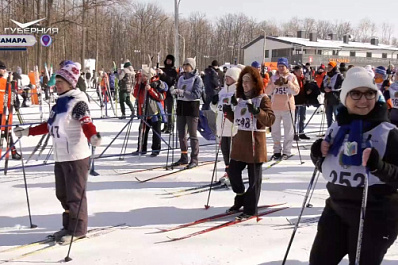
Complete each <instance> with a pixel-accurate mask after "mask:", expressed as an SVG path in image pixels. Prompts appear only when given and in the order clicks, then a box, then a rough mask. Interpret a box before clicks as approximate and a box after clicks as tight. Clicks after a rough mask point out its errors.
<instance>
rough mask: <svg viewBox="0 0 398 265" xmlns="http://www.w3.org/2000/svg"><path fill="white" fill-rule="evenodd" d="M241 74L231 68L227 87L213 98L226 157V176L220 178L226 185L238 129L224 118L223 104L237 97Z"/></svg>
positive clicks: (218, 129)
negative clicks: (232, 142)
mask: <svg viewBox="0 0 398 265" xmlns="http://www.w3.org/2000/svg"><path fill="white" fill-rule="evenodd" d="M240 72H241V70H240V68H237V67H233V68H229V69H228V70H227V72H226V73H225V86H224V87H223V88H222V89H221V90H220V92H219V93H218V94H216V95H215V96H214V97H213V100H212V102H211V103H212V104H211V105H210V107H211V108H212V110H213V111H214V112H216V113H217V137H219V138H220V141H221V152H222V155H223V157H224V164H225V174H224V176H223V177H221V178H220V181H221V182H224V183H226V184H228V183H229V179H228V167H229V160H230V158H229V156H230V153H231V140H232V137H233V136H234V135H235V134H236V127H235V126H234V124H233V123H232V122H230V121H229V120H228V119H226V117H225V116H224V112H223V104H224V103H227V102H230V101H231V97H233V96H234V95H235V91H236V82H237V81H238V79H239V74H240Z"/></svg>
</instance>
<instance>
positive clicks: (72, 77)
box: [55, 63, 80, 88]
mask: <svg viewBox="0 0 398 265" xmlns="http://www.w3.org/2000/svg"><path fill="white" fill-rule="evenodd" d="M55 74H56V76H60V77H62V78H63V79H65V80H66V81H67V82H68V83H69V84H71V85H72V87H73V88H76V84H77V80H78V79H79V76H80V70H79V68H78V66H77V65H76V64H74V63H71V64H67V65H64V66H63V67H62V68H61V69H59V70H58V71H57V72H56V73H55Z"/></svg>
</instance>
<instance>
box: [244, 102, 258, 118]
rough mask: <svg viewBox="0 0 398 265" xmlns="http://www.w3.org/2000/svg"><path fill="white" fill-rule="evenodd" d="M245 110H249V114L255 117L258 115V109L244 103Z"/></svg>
mask: <svg viewBox="0 0 398 265" xmlns="http://www.w3.org/2000/svg"><path fill="white" fill-rule="evenodd" d="M246 106H247V109H248V110H249V112H250V113H251V114H253V115H257V114H259V113H260V108H258V107H256V106H254V105H253V104H250V103H246Z"/></svg>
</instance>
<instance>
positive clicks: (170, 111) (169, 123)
mask: <svg viewBox="0 0 398 265" xmlns="http://www.w3.org/2000/svg"><path fill="white" fill-rule="evenodd" d="M164 105H165V109H166V113H167V118H168V119H167V129H168V130H169V131H171V130H172V129H173V120H174V117H172V116H171V115H173V107H174V106H173V105H174V99H173V96H169V95H167V97H166V99H165V100H164Z"/></svg>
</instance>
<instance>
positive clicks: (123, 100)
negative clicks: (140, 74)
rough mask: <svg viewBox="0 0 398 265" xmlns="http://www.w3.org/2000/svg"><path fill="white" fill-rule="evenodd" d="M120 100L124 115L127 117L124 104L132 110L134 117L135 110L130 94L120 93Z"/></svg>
mask: <svg viewBox="0 0 398 265" xmlns="http://www.w3.org/2000/svg"><path fill="white" fill-rule="evenodd" d="M119 100H120V109H121V111H122V115H123V116H125V115H126V106H125V105H124V103H126V104H127V106H128V107H129V108H130V111H131V115H134V108H133V104H132V103H131V101H130V93H129V92H127V91H119Z"/></svg>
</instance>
